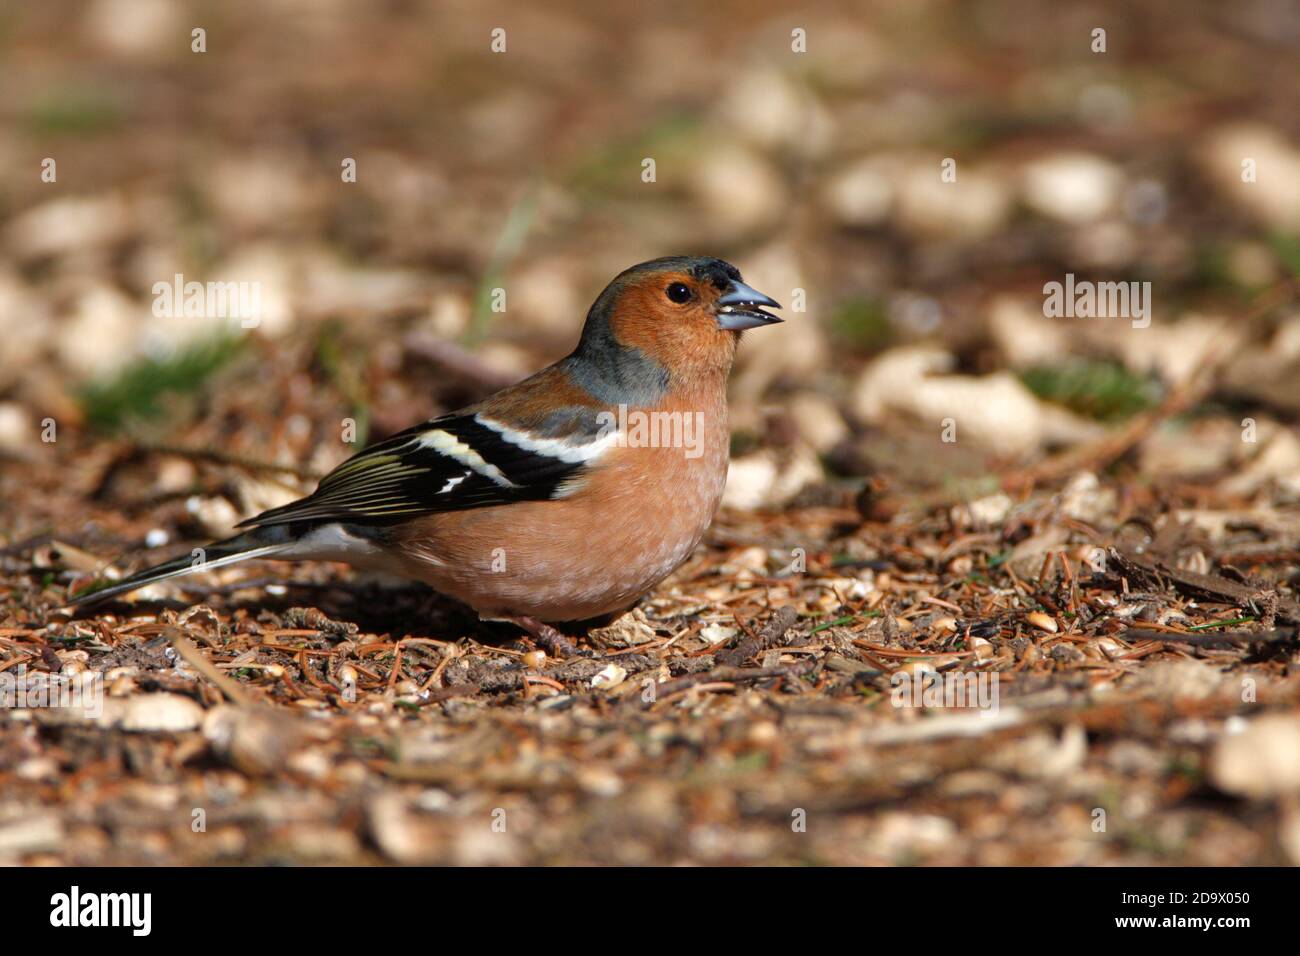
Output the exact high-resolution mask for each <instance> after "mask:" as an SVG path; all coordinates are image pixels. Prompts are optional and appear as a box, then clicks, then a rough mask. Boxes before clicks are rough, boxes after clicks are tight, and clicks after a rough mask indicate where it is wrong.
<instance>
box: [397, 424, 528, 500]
mask: <svg viewBox="0 0 1300 956" xmlns="http://www.w3.org/2000/svg"><path fill="white" fill-rule="evenodd" d="M485 424H486V423H485ZM418 441H419V443H420V444H421V445H423V446H424V447H426V448H432V449H433V450H434V451H436V452H437V453H438V454H440V455H446V456H447V457H448V458H450V459H452V460H453V461H458V462H460V463H461V464H462V465H464V466H465V467H467V468H471V469H473V470H474V471H477V472H478V473H479V474H480V475H483V476H484V477H486V478H491V479H492V480H493V481H495V482H496V483H497V484H498V485H500V486H501V487H503V488H513V487H515V483H514V482H513V481H511V480H510V479H509V478H507V477H506V476H505V475H503V474H502V473H501V469H500V468H498V467H497V466H496V465H493V464H490V463H489V462H487V461H484V460H483V456H482V455H480V454H479V453H478V452H476V451H475V450H474V449H473V448H471V447H470V446H469V445H466V444H465V443H464V442H463V441H461V440H460V439H459V438H457V437H456V436H455V435H453V434H452V433H451V432H446V431H443V430H442V429H441V428H431V429H429V430H428V431H427V432H424V433H423V434H421V435H420V437H419V439H418ZM450 487H455V486H454V485H451V486H449V487H445V488H443V489H442V490H443V491H448V490H449V488H450Z"/></svg>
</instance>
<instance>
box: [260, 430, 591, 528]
mask: <svg viewBox="0 0 1300 956" xmlns="http://www.w3.org/2000/svg"><path fill="white" fill-rule="evenodd" d="M435 430H436V431H442V432H446V433H448V434H449V435H452V436H454V437H455V438H456V439H457V440H458V441H459V442H461V443H463V444H464V445H465V446H468V447H469V448H471V449H473V451H474V452H475V453H477V455H478V456H479V457H480V458H481V459H482V461H483V462H485V463H486V464H488V465H491V466H494V467H495V468H496V469H497V470H498V472H499V474H500V476H501V477H502V478H504V479H505V481H506V482H508V483H505V482H502V481H500V480H495V479H494V478H493V477H492V476H490V475H486V474H483V473H482V472H481V471H479V470H475V468H474V467H472V466H471V465H470V464H469V463H467V461H466V460H465V459H464V458H463V457H462V458H457V457H455V456H454V455H452V454H448V453H447V452H446V451H444V450H440V449H438V448H435V447H432V446H430V445H428V444H424V443H422V440H423V439H424V438H425V437H426V436H428V435H429V434H430V433H431V432H433V431H435ZM584 468H585V465H584V464H583V463H581V462H578V463H574V462H567V461H564V460H563V459H561V458H558V457H556V456H554V455H547V454H541V453H538V452H534V451H529V450H528V449H526V448H523V447H521V446H520V445H518V444H514V443H512V442H509V441H506V439H505V438H504V437H502V435H501V434H500V433H499V432H498V431H496V430H494V429H492V428H489V427H487V426H486V425H484V424H482V423H481V422H480V421H478V419H477V418H476V417H475V416H474V415H473V414H461V415H449V416H447V417H445V418H436V419H433V420H431V421H428V422H425V423H424V424H422V425H416V426H415V427H413V428H408V429H407V430H406V431H403V432H399V433H398V434H396V435H393V436H392V437H391V438H388V439H385V440H384V441H381V442H378V443H377V444H374V445H371V446H370V447H369V448H367V449H365V450H364V451H361V452H359V453H358V454H356V455H353V456H352V457H351V458H349V459H348V460H347V461H345V462H343V463H342V464H341V465H339V466H338V467H337V468H335V469H334V470H333V471H332V472H330V473H329V474H328V475H326V476H325V477H324V478H322V479H321V482H320V485H319V486H318V487H317V489H316V490H315V491H314V492H312V493H311V494H310V495H308V496H307V497H306V498H302V499H299V500H298V501H294V502H291V503H290V504H287V505H284V506H282V507H279V508H272V509H271V510H270V511H264V512H263V513H262V514H260V515H257V516H256V517H253V518H249V519H248V520H247V521H244V522H242V523H241V526H243V525H254V526H263V525H277V524H290V523H293V522H297V521H312V522H332V521H341V522H355V523H359V524H369V525H386V524H396V523H398V522H402V521H407V520H410V519H411V518H413V517H416V516H418V515H421V514H432V513H437V512H442V511H461V510H464V509H466V508H486V507H492V506H494V505H503V504H508V503H509V502H512V501H527V500H539V499H541V500H545V499H548V498H552V497H554V496H555V494H556V493H557V492H558V491H559V489H560V488H561V486H562V485H563V484H564V483H565V482H567V481H571V480H572V479H574V478H575V477H576V476H577V475H578V474H579V473H580V472H581V471H582V470H583V469H584ZM449 486H450V487H449Z"/></svg>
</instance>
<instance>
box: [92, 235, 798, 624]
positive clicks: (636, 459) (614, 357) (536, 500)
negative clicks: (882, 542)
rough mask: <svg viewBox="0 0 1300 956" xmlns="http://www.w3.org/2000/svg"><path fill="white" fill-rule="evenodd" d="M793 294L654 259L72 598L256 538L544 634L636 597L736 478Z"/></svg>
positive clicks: (683, 553) (224, 560) (280, 551)
mask: <svg viewBox="0 0 1300 956" xmlns="http://www.w3.org/2000/svg"><path fill="white" fill-rule="evenodd" d="M764 306H770V307H775V308H780V305H779V304H778V303H777V302H775V301H773V300H772V299H770V298H768V297H767V296H765V295H763V294H762V293H761V292H757V291H755V290H754V289H751V288H750V287H749V286H747V285H745V283H744V282H742V281H741V276H740V271H739V270H738V269H736V267H735V266H733V265H730V264H729V263H726V262H723V261H722V260H721V259H713V258H706V257H690V256H673V257H668V258H663V259H655V260H652V261H650V262H643V263H641V264H640V265H636V266H633V267H632V268H630V269H628V270H626V271H625V272H623V273H621V274H620V275H618V276H617V277H615V279H614V280H613V281H612V282H611V283H610V284H609V285H608V286H606V288H605V290H604V291H603V292H602V293H601V294H600V296H599V297H598V298H597V299H596V301H595V303H594V304H593V305H592V307H591V309H590V311H589V312H588V313H587V320H586V324H585V325H584V326H583V330H582V337H581V340H580V341H579V342H578V347H577V348H576V349H575V350H574V351H573V353H572V354H570V355H569V356H568V357H566V358H564V359H561V360H560V361H559V362H556V363H555V364H554V365H552V366H550V367H549V368H545V369H543V370H542V371H540V372H538V373H537V374H535V375H533V376H531V377H530V378H527V379H524V380H523V381H522V382H519V383H518V384H516V385H512V386H510V387H508V388H505V389H503V390H501V391H499V392H497V393H496V394H495V395H492V396H491V397H489V398H487V399H484V400H483V401H481V402H478V403H477V404H474V405H470V406H468V407H467V408H462V409H460V410H459V411H455V412H451V413H449V414H446V415H443V416H441V417H439V418H435V419H432V420H430V421H427V422H424V423H422V424H419V425H416V426H414V427H413V428H408V429H407V430H406V431H403V432H400V433H399V434H396V435H394V436H392V437H391V438H389V439H387V440H385V441H381V442H379V443H377V444H375V445H372V446H370V447H369V448H366V449H365V450H363V451H361V452H359V453H358V454H356V455H354V456H353V457H351V458H349V459H348V460H347V461H345V462H343V463H342V464H341V465H339V466H338V467H337V468H335V469H334V470H333V471H332V472H330V473H329V474H328V475H326V476H325V477H324V478H323V479H322V480H321V482H320V485H319V487H317V489H316V490H315V491H314V492H313V493H312V494H310V495H308V496H307V497H305V498H301V499H299V500H297V501H294V502H292V503H291V504H287V505H284V506H283V507H279V508H273V509H271V510H270V511H265V512H263V513H262V514H259V515H257V516H256V517H254V518H250V519H248V520H247V521H244V522H242V523H241V525H240V527H244V526H248V528H249V530H247V531H245V532H244V533H242V534H239V535H236V536H235V537H232V538H227V539H226V540H224V541H218V542H216V543H214V544H210V545H208V546H207V548H205V549H203V551H202V552H201V554H202V557H201V559H200V560H197V561H191V559H190V558H189V557H188V556H187V557H181V558H178V559H176V560H174V561H169V562H167V563H165V564H160V565H158V566H156V567H153V568H149V569H147V570H144V571H141V572H139V573H137V574H134V575H132V576H131V577H128V578H126V579H125V580H123V581H120V582H118V583H116V584H113V585H111V586H109V587H106V588H103V589H101V590H98V591H92V592H90V593H84V594H81V595H78V596H77V597H76V598H74V599H73V603H82V602H89V601H99V600H103V599H106V598H111V597H114V596H116V595H119V594H124V593H126V592H128V591H132V590H134V589H136V588H139V587H142V586H143V585H146V584H150V583H153V582H155V581H161V580H164V579H166V578H172V577H177V576H179V575H183V574H188V573H190V572H191V571H197V570H207V569H213V568H219V567H222V566H223V565H227V564H233V563H235V562H237V561H243V560H245V559H248V558H274V559H277V560H280V559H289V560H323V561H343V562H346V563H348V564H351V565H353V566H355V567H359V568H365V569H370V570H378V571H384V572H389V573H395V574H397V575H400V576H403V577H407V578H412V579H415V580H418V581H423V582H425V583H427V584H429V585H430V586H431V587H433V588H434V589H435V590H437V591H439V592H441V593H443V594H446V595H448V596H450V597H453V598H456V599H458V600H460V601H462V602H464V603H465V604H468V605H469V606H470V607H472V608H474V609H475V610H476V611H477V612H478V613H479V615H480V616H481V617H482V618H484V619H486V620H510V621H514V622H515V623H517V624H519V625H520V626H522V627H523V628H524V629H525V630H526V631H528V632H529V633H530V634H532V635H533V636H534V637H536V638H538V639H539V641H541V642H542V643H543V644H544V645H546V646H555V645H556V644H557V643H558V642H561V641H562V638H560V636H559V634H558V632H556V631H555V630H554V629H553V628H551V627H550V626H549V625H548V624H544V623H542V622H547V621H571V620H579V619H584V618H590V617H596V616H599V615H603V614H606V613H609V612H611V611H620V610H623V609H625V608H627V607H629V606H631V605H632V604H633V603H634V602H635V601H636V600H637V599H638V598H640V597H641V596H642V595H643V594H645V593H646V592H647V591H649V590H650V589H651V588H653V587H654V586H655V585H656V584H658V583H659V582H660V581H662V580H663V579H664V578H665V577H667V576H668V575H669V574H670V573H672V572H673V571H674V570H675V569H676V568H677V567H679V566H680V565H681V564H682V562H684V561H685V560H686V559H687V557H688V556H689V555H690V554H691V552H692V551H693V550H694V548H695V546H696V545H697V544H698V543H699V541H700V538H701V537H702V536H703V535H704V531H705V529H706V528H707V527H708V525H709V523H710V521H712V519H713V514H714V512H715V511H716V510H717V507H718V502H719V500H720V499H721V497H722V488H723V485H724V484H725V482H726V478H727V459H728V451H729V448H728V446H729V442H730V433H729V432H728V428H727V395H726V389H727V375H728V373H729V372H730V370H731V364H732V359H733V358H734V356H735V352H736V345H737V343H738V342H739V340H740V335H741V332H742V331H743V330H745V329H750V328H755V327H758V326H762V325H768V324H770V323H773V322H779V321H781V320H780V319H779V318H778V317H776V316H774V315H771V314H769V313H768V312H765V311H764V310H763V307H764Z"/></svg>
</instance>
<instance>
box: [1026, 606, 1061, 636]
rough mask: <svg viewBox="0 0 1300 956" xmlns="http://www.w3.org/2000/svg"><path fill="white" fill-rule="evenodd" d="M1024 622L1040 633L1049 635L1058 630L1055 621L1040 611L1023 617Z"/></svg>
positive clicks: (1031, 612)
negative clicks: (1044, 632) (1045, 632)
mask: <svg viewBox="0 0 1300 956" xmlns="http://www.w3.org/2000/svg"><path fill="white" fill-rule="evenodd" d="M1025 620H1026V621H1027V622H1028V623H1029V624H1031V625H1033V626H1034V627H1036V628H1038V629H1039V630H1040V631H1047V632H1048V633H1049V634H1055V633H1056V632H1057V630H1058V628H1057V626H1056V621H1055V619H1053V618H1052V617H1051V615H1048V614H1044V613H1043V612H1042V611H1030V612H1029V613H1028V614H1026V615H1025Z"/></svg>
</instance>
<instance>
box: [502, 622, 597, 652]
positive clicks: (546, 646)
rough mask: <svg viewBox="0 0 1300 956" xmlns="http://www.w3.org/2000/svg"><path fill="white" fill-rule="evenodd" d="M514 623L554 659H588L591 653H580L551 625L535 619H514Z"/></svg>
mask: <svg viewBox="0 0 1300 956" xmlns="http://www.w3.org/2000/svg"><path fill="white" fill-rule="evenodd" d="M509 620H510V621H511V622H512V623H514V624H518V625H519V626H520V627H522V628H523V629H524V630H525V631H527V632H528V633H529V635H530V636H531V637H532V638H533V640H535V641H536V642H537V643H538V645H540V646H541V648H542V649H543V650H544V651H546V653H548V654H550V655H551V656H552V657H561V658H562V657H588V656H590V654H589V653H584V652H582V651H580V650H579V649H578V648H577V646H576V645H575V644H574V643H573V641H571V640H569V639H568V638H567V637H565V636H564V635H563V634H561V633H560V632H559V631H558V630H556V629H555V628H553V627H551V625H549V624H543V623H542V622H541V621H539V620H537V618H535V617H512V618H510V619H509Z"/></svg>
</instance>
